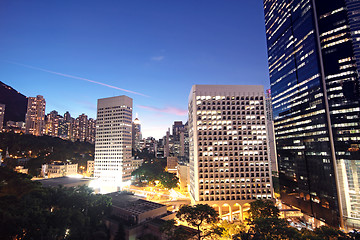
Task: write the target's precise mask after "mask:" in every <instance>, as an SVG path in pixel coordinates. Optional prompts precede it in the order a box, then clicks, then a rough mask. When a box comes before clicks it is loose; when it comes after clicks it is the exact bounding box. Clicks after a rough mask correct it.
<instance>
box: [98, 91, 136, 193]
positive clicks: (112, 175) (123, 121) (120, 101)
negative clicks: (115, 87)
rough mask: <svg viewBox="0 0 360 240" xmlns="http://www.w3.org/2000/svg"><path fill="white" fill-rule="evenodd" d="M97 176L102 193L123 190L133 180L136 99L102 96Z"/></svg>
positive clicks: (99, 118)
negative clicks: (133, 137) (133, 108)
mask: <svg viewBox="0 0 360 240" xmlns="http://www.w3.org/2000/svg"><path fill="white" fill-rule="evenodd" d="M96 126H97V128H96V141H95V164H94V177H96V178H98V180H99V183H100V188H101V191H102V192H112V191H117V190H119V189H121V187H122V186H123V185H124V184H127V183H128V182H129V181H130V179H131V145H132V134H131V128H132V99H131V98H129V97H127V96H118V97H110V98H102V99H98V105H97V121H96Z"/></svg>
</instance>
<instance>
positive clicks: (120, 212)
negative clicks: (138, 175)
mask: <svg viewBox="0 0 360 240" xmlns="http://www.w3.org/2000/svg"><path fill="white" fill-rule="evenodd" d="M107 195H108V196H110V197H111V199H112V211H111V214H110V215H109V216H108V217H107V218H106V219H105V221H104V222H105V225H106V226H107V228H108V230H109V233H110V240H112V239H115V236H116V234H117V233H118V232H119V226H121V227H122V228H123V232H124V238H123V239H138V238H139V237H141V236H144V235H147V234H151V235H153V236H155V237H156V238H157V239H165V238H163V237H162V236H163V233H162V232H161V231H160V229H161V227H162V225H163V223H164V220H168V219H171V218H173V215H174V214H173V213H171V212H170V213H169V212H168V211H167V207H166V205H163V204H159V203H155V202H150V201H146V200H144V199H142V198H141V197H139V196H135V195H132V194H127V193H122V192H113V193H110V194H107Z"/></svg>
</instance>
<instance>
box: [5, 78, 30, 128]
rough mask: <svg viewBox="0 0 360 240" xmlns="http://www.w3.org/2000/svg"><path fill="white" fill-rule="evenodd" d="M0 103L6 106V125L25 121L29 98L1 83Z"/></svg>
mask: <svg viewBox="0 0 360 240" xmlns="http://www.w3.org/2000/svg"><path fill="white" fill-rule="evenodd" d="M0 103H2V104H5V117H4V118H5V119H4V124H6V122H7V121H15V122H19V121H25V114H26V108H27V97H26V96H24V95H23V94H21V93H19V92H18V91H16V90H15V89H13V88H12V87H10V86H8V85H6V84H5V83H3V82H1V81H0Z"/></svg>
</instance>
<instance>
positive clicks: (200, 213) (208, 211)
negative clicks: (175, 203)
mask: <svg viewBox="0 0 360 240" xmlns="http://www.w3.org/2000/svg"><path fill="white" fill-rule="evenodd" d="M176 217H177V218H178V219H180V220H181V221H185V222H187V224H189V225H190V226H192V227H194V228H196V229H197V238H198V240H201V239H204V238H206V237H208V236H210V235H212V234H220V233H219V229H218V228H217V227H214V226H213V224H215V223H217V222H218V221H219V217H218V213H217V212H216V211H215V209H214V208H212V207H210V206H209V205H208V204H197V205H194V206H190V205H183V206H182V207H181V208H180V209H179V211H178V212H177V213H176Z"/></svg>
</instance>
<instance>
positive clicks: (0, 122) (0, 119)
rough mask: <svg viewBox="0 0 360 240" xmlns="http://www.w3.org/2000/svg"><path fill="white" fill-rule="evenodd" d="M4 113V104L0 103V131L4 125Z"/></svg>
mask: <svg viewBox="0 0 360 240" xmlns="http://www.w3.org/2000/svg"><path fill="white" fill-rule="evenodd" d="M4 115H5V104H1V103H0V132H2V130H3V127H4Z"/></svg>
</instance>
